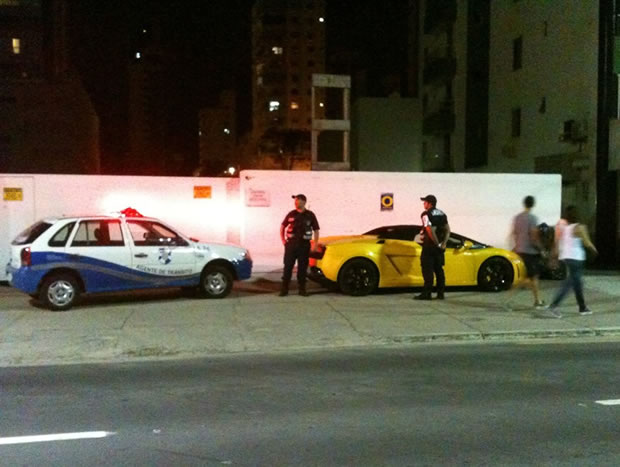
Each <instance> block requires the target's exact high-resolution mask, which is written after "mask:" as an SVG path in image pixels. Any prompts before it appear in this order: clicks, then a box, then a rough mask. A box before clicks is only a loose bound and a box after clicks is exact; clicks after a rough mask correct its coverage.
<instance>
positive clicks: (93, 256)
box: [7, 210, 252, 310]
mask: <svg viewBox="0 0 620 467" xmlns="http://www.w3.org/2000/svg"><path fill="white" fill-rule="evenodd" d="M130 212H131V215H128V216H125V215H120V216H118V217H110V216H86V217H62V218H52V219H43V220H41V221H39V222H37V223H35V224H34V225H32V226H30V227H29V228H27V229H26V230H24V231H23V232H22V233H21V234H20V235H18V236H17V238H16V239H15V240H14V241H13V242H12V244H11V260H10V262H9V264H8V265H7V274H8V278H9V283H10V284H11V285H12V286H13V287H15V288H17V289H19V290H21V291H23V292H26V293H27V294H30V295H31V296H32V297H35V298H38V299H39V300H40V301H41V302H43V303H44V304H45V305H46V306H47V307H49V308H50V309H52V310H67V309H69V308H71V306H72V305H73V304H74V303H75V301H76V300H77V299H78V297H79V295H80V294H81V293H96V292H113V291H124V290H134V289H145V288H157V287H192V288H193V287H196V288H198V290H199V291H200V292H201V294H202V295H203V296H204V297H207V298H223V297H226V296H227V295H228V294H229V293H230V291H231V289H232V285H233V281H234V280H242V279H249V278H250V276H251V273H252V259H251V257H250V253H249V252H248V250H246V249H245V248H241V247H238V246H232V245H222V244H213V243H201V242H198V241H197V240H194V239H190V238H187V237H185V236H183V235H181V234H180V233H178V232H177V231H175V230H174V229H172V228H171V227H169V226H168V225H166V224H164V223H163V222H161V221H160V220H158V219H154V218H147V217H142V216H141V215H140V214H139V213H137V211H135V210H131V211H130Z"/></svg>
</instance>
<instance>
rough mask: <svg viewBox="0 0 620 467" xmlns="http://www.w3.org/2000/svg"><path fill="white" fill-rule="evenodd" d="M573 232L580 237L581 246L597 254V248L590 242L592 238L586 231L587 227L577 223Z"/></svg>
mask: <svg viewBox="0 0 620 467" xmlns="http://www.w3.org/2000/svg"><path fill="white" fill-rule="evenodd" d="M575 233H576V234H577V236H578V237H579V238H581V241H582V242H583V246H585V247H586V248H587V249H588V250H590V251H592V252H593V253H595V254H597V255H598V250H597V249H596V247H595V246H594V243H592V240H591V239H590V234H589V233H588V228H587V227H586V226H585V225H583V224H579V225H578V226H577V227H576V228H575Z"/></svg>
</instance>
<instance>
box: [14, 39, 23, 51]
mask: <svg viewBox="0 0 620 467" xmlns="http://www.w3.org/2000/svg"><path fill="white" fill-rule="evenodd" d="M21 52H22V47H21V40H20V39H13V53H14V54H15V55H18V54H20V53H21Z"/></svg>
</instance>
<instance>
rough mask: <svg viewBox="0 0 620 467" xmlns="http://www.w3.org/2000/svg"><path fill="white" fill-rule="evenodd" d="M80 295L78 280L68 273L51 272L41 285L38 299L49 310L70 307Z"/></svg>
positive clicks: (61, 309) (60, 309)
mask: <svg viewBox="0 0 620 467" xmlns="http://www.w3.org/2000/svg"><path fill="white" fill-rule="evenodd" d="M79 295H80V288H79V284H78V281H77V280H76V279H75V278H74V277H73V276H71V275H70V274H53V275H52V276H50V277H48V278H46V279H45V280H44V281H43V284H42V285H41V289H40V292H39V300H41V302H42V303H43V304H44V305H45V306H46V307H47V308H49V309H50V310H53V311H65V310H68V309H69V308H71V307H72V306H73V305H74V303H75V302H76V300H77V299H78V297H79Z"/></svg>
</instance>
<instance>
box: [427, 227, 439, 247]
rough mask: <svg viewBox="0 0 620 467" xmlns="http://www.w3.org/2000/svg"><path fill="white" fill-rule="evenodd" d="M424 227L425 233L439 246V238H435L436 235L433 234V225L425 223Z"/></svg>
mask: <svg viewBox="0 0 620 467" xmlns="http://www.w3.org/2000/svg"><path fill="white" fill-rule="evenodd" d="M425 229H426V235H428V236H429V237H430V239H431V240H432V241H433V243H434V244H435V245H437V246H439V240H437V235H435V227H433V226H432V225H427V226H426V227H425Z"/></svg>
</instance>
